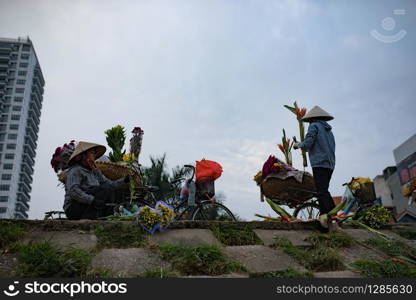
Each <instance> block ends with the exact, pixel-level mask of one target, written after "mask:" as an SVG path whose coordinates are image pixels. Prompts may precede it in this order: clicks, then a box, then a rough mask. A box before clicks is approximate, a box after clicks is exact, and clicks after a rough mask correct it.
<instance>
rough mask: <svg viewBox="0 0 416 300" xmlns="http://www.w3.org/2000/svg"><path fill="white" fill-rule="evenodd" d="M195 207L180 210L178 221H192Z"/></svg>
mask: <svg viewBox="0 0 416 300" xmlns="http://www.w3.org/2000/svg"><path fill="white" fill-rule="evenodd" d="M193 209H194V208H193V207H190V206H184V207H183V208H182V209H179V210H177V211H176V217H175V220H176V221H187V220H192V215H193V212H194V211H193Z"/></svg>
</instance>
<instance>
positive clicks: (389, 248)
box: [366, 238, 416, 260]
mask: <svg viewBox="0 0 416 300" xmlns="http://www.w3.org/2000/svg"><path fill="white" fill-rule="evenodd" d="M366 244H368V245H370V246H373V247H376V248H378V249H379V250H381V251H382V252H384V253H385V254H387V255H389V256H392V257H398V256H405V257H409V258H411V259H415V260H416V249H415V248H411V247H409V246H408V245H406V244H405V243H403V242H401V241H398V240H392V239H390V240H386V239H382V238H371V239H368V240H367V241H366Z"/></svg>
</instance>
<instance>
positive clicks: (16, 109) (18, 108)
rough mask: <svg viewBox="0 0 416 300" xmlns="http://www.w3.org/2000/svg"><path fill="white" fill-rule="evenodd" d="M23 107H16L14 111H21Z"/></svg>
mask: <svg viewBox="0 0 416 300" xmlns="http://www.w3.org/2000/svg"><path fill="white" fill-rule="evenodd" d="M21 110H22V107H21V106H20V105H14V106H13V111H21Z"/></svg>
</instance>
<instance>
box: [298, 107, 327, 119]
mask: <svg viewBox="0 0 416 300" xmlns="http://www.w3.org/2000/svg"><path fill="white" fill-rule="evenodd" d="M312 118H317V119H321V120H325V121H331V120H333V119H334V117H333V116H331V115H330V114H329V113H327V112H326V111H324V110H323V109H322V108H320V107H319V106H315V107H314V108H312V109H311V110H310V111H308V112H307V113H306V115H305V116H304V117H303V118H302V121H304V122H310V121H311V119H312Z"/></svg>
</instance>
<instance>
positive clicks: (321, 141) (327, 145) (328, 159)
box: [299, 121, 335, 170]
mask: <svg viewBox="0 0 416 300" xmlns="http://www.w3.org/2000/svg"><path fill="white" fill-rule="evenodd" d="M299 147H300V148H302V149H303V150H306V151H308V152H309V160H310V161H311V166H312V168H319V167H320V168H327V169H332V170H333V169H334V168H335V138H334V135H333V133H332V127H331V125H329V124H328V123H327V122H325V121H318V122H313V123H310V124H309V128H308V133H307V134H306V136H305V140H304V141H303V142H302V143H300V144H299Z"/></svg>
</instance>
